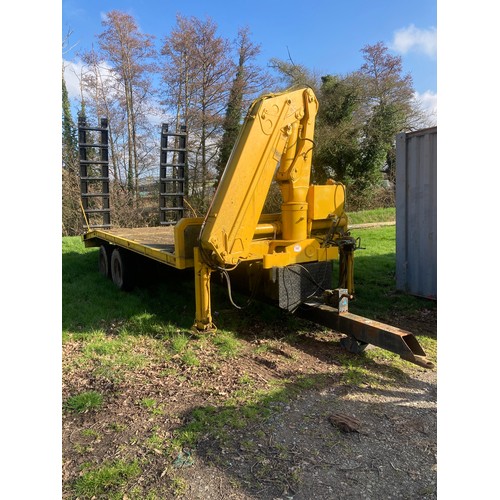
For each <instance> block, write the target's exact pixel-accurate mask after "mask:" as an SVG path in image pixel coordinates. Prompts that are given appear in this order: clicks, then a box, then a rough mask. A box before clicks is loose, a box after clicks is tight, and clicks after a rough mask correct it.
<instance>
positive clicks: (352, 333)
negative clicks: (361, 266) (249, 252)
mask: <svg viewBox="0 0 500 500" xmlns="http://www.w3.org/2000/svg"><path fill="white" fill-rule="evenodd" d="M349 298H350V296H349V295H348V293H347V290H345V289H337V290H332V291H329V292H328V296H327V297H326V300H324V301H323V302H321V301H319V300H318V301H308V302H306V303H304V304H302V306H301V307H299V308H298V309H297V311H296V312H295V314H296V315H298V316H300V317H301V318H304V319H307V320H309V321H312V322H313V323H317V324H319V325H322V326H326V327H328V328H331V329H332V330H335V331H337V332H340V333H344V334H346V335H347V337H346V338H344V339H342V340H341V345H342V346H343V347H344V348H346V349H347V350H348V351H350V352H354V353H360V352H362V351H363V350H364V349H365V348H366V346H367V345H368V344H372V345H374V346H377V347H380V348H382V349H385V350H387V351H390V352H393V353H395V354H399V355H400V356H401V358H402V359H404V360H406V361H409V362H410V363H414V364H416V365H418V366H422V367H424V368H433V367H434V364H433V363H431V362H430V361H428V360H427V359H426V357H425V356H426V355H425V352H424V350H423V349H422V347H421V346H420V344H419V343H418V341H417V339H416V338H415V337H414V336H413V334H412V333H410V332H408V331H406V330H402V329H400V328H397V327H394V326H391V325H387V324H384V323H380V322H379V321H375V320H372V319H368V318H364V317H362V316H358V315H356V314H352V313H350V312H348V310H347V307H348V299H349ZM325 302H329V303H325ZM331 304H334V305H331Z"/></svg>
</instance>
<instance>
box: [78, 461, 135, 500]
mask: <svg viewBox="0 0 500 500" xmlns="http://www.w3.org/2000/svg"><path fill="white" fill-rule="evenodd" d="M140 473H141V468H140V466H139V464H138V462H137V461H134V462H124V461H122V460H116V461H113V462H104V463H102V464H101V465H100V466H98V467H92V466H91V465H89V464H87V465H86V466H84V467H83V471H82V475H81V477H79V478H78V479H77V480H76V482H75V492H76V493H77V495H78V496H79V497H80V498H88V499H91V498H95V497H98V496H103V497H104V495H105V498H116V499H121V498H123V494H124V493H125V486H126V485H127V483H128V481H129V480H131V479H133V478H135V477H137V476H139V475H140Z"/></svg>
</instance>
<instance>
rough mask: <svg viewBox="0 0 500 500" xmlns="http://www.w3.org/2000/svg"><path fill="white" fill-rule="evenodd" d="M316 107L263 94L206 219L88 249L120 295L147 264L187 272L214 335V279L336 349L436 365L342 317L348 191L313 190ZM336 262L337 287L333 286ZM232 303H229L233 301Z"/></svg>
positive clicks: (308, 98) (100, 241)
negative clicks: (299, 320) (295, 319)
mask: <svg viewBox="0 0 500 500" xmlns="http://www.w3.org/2000/svg"><path fill="white" fill-rule="evenodd" d="M317 110H318V102H317V99H316V96H315V95H314V93H313V91H312V90H311V89H309V88H302V89H298V90H292V91H287V92H283V93H280V94H267V95H264V96H262V97H260V98H259V99H257V100H256V101H254V103H253V104H252V105H251V106H250V108H249V111H248V114H247V116H246V118H245V121H244V123H243V126H242V128H241V131H240V134H239V136H238V139H237V141H236V143H235V146H234V148H233V150H232V153H231V156H230V158H229V160H228V163H227V165H226V168H225V170H224V174H223V176H222V178H221V181H220V183H219V185H218V188H217V191H216V193H215V195H214V198H213V200H212V203H211V206H210V208H209V210H208V212H207V214H206V215H205V217H199V218H183V219H181V220H180V221H179V222H178V223H177V224H176V225H175V226H161V227H143V228H128V229H127V228H114V229H92V230H88V231H87V232H86V233H85V234H83V241H84V243H85V246H86V247H99V269H100V272H101V273H102V274H103V275H105V276H109V277H111V278H112V280H113V282H114V283H115V285H116V286H118V287H119V288H120V289H123V290H126V289H130V288H131V287H132V286H133V277H134V275H136V274H137V271H138V269H139V270H140V266H141V264H140V262H141V260H140V259H139V258H138V256H142V257H143V258H147V259H153V260H155V261H157V262H160V263H163V264H165V265H167V266H170V267H172V268H176V269H179V270H184V269H193V272H194V285H195V286H194V288H195V302H196V316H195V319H194V325H193V328H195V329H196V330H197V331H201V332H207V333H208V332H210V331H214V330H215V328H216V327H215V325H214V323H213V318H212V312H211V293H210V287H211V276H212V274H213V273H220V274H222V275H223V276H224V278H225V279H226V281H227V286H228V291H229V294H230V297H231V286H232V285H231V283H233V285H235V286H237V287H238V288H239V289H240V290H242V291H245V292H247V293H251V294H252V295H253V296H257V297H262V298H265V299H268V300H272V301H274V302H275V303H276V304H277V305H279V307H281V308H284V309H286V310H288V311H290V312H291V313H294V314H297V315H300V316H301V317H304V318H307V319H309V320H311V321H313V322H316V323H318V324H321V325H324V326H327V327H330V328H332V329H333V330H336V331H338V332H340V333H344V334H345V335H346V337H345V339H343V341H342V344H343V345H344V347H346V348H347V349H349V350H350V351H351V352H361V351H362V350H363V349H364V348H365V347H366V346H367V345H368V344H373V345H376V346H379V347H382V348H384V349H387V350H390V351H392V352H396V353H397V354H399V355H401V357H402V358H404V359H406V360H408V361H410V362H412V363H416V364H418V365H421V366H424V367H427V368H429V367H432V364H431V363H430V362H428V361H427V360H426V358H425V352H424V351H423V349H422V348H421V346H420V345H419V344H418V342H417V340H416V339H415V337H414V336H413V335H412V334H411V333H410V332H407V331H404V330H400V329H398V328H394V327H392V326H390V325H385V324H383V323H379V322H376V321H373V320H369V319H367V318H363V317H360V316H356V315H354V314H351V313H349V312H348V301H349V299H350V298H352V296H353V294H354V291H355V290H354V281H353V265H354V264H353V263H354V260H353V255H354V250H355V249H356V240H355V239H354V238H353V237H352V236H350V234H349V230H348V219H347V215H346V214H345V212H344V206H345V187H344V186H343V185H342V184H341V183H338V182H335V181H333V180H328V181H327V183H326V184H325V185H312V184H310V174H311V164H312V151H313V146H314V143H313V135H314V123H315V118H316V114H317ZM273 181H275V182H276V183H277V184H278V186H279V188H280V191H281V195H282V200H283V203H282V205H281V211H280V213H278V214H263V213H262V211H263V208H264V204H265V201H266V198H267V194H268V191H269V188H270V186H271V184H272V182H273ZM335 260H338V261H339V266H338V267H339V278H338V286H337V288H335V289H332V283H333V281H334V280H333V276H332V272H333V265H332V262H333V261H335ZM231 300H232V299H231Z"/></svg>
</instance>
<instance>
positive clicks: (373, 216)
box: [347, 207, 396, 224]
mask: <svg viewBox="0 0 500 500" xmlns="http://www.w3.org/2000/svg"><path fill="white" fill-rule="evenodd" d="M347 216H348V218H349V224H365V223H369V222H391V221H395V220H396V208H394V207H393V208H377V209H375V210H363V211H361V212H348V213H347Z"/></svg>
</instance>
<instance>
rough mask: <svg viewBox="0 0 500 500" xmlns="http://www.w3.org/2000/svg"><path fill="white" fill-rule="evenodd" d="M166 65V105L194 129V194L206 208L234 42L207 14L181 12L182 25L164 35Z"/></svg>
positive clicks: (198, 204)
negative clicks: (198, 16)
mask: <svg viewBox="0 0 500 500" xmlns="http://www.w3.org/2000/svg"><path fill="white" fill-rule="evenodd" d="M162 54H163V56H164V65H163V69H162V74H163V81H164V84H165V95H166V98H165V101H164V102H165V104H167V105H168V106H170V107H171V109H173V110H174V113H175V116H176V122H177V124H179V123H180V122H181V121H182V122H184V123H185V124H186V125H187V127H188V130H189V139H190V140H189V144H190V146H189V149H190V174H189V175H190V196H191V201H192V203H191V204H192V205H194V207H195V208H196V209H198V210H200V211H204V210H205V209H206V206H207V202H208V199H209V197H210V188H211V187H212V186H213V184H214V182H215V175H216V174H215V171H216V170H215V167H216V160H217V155H218V137H219V135H220V133H221V126H222V122H223V117H224V110H225V105H226V102H227V96H228V92H229V89H230V85H231V79H232V76H233V74H234V66H233V64H232V62H231V60H230V57H229V55H230V45H229V42H228V41H227V40H226V39H224V38H222V37H220V36H217V25H216V24H215V23H214V22H213V21H212V20H211V19H210V18H207V19H206V20H205V21H202V20H200V19H198V18H196V17H189V18H185V17H183V16H181V15H178V16H177V27H176V28H175V29H174V30H173V31H172V33H171V34H170V36H167V37H166V38H165V40H164V44H163V48H162Z"/></svg>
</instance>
